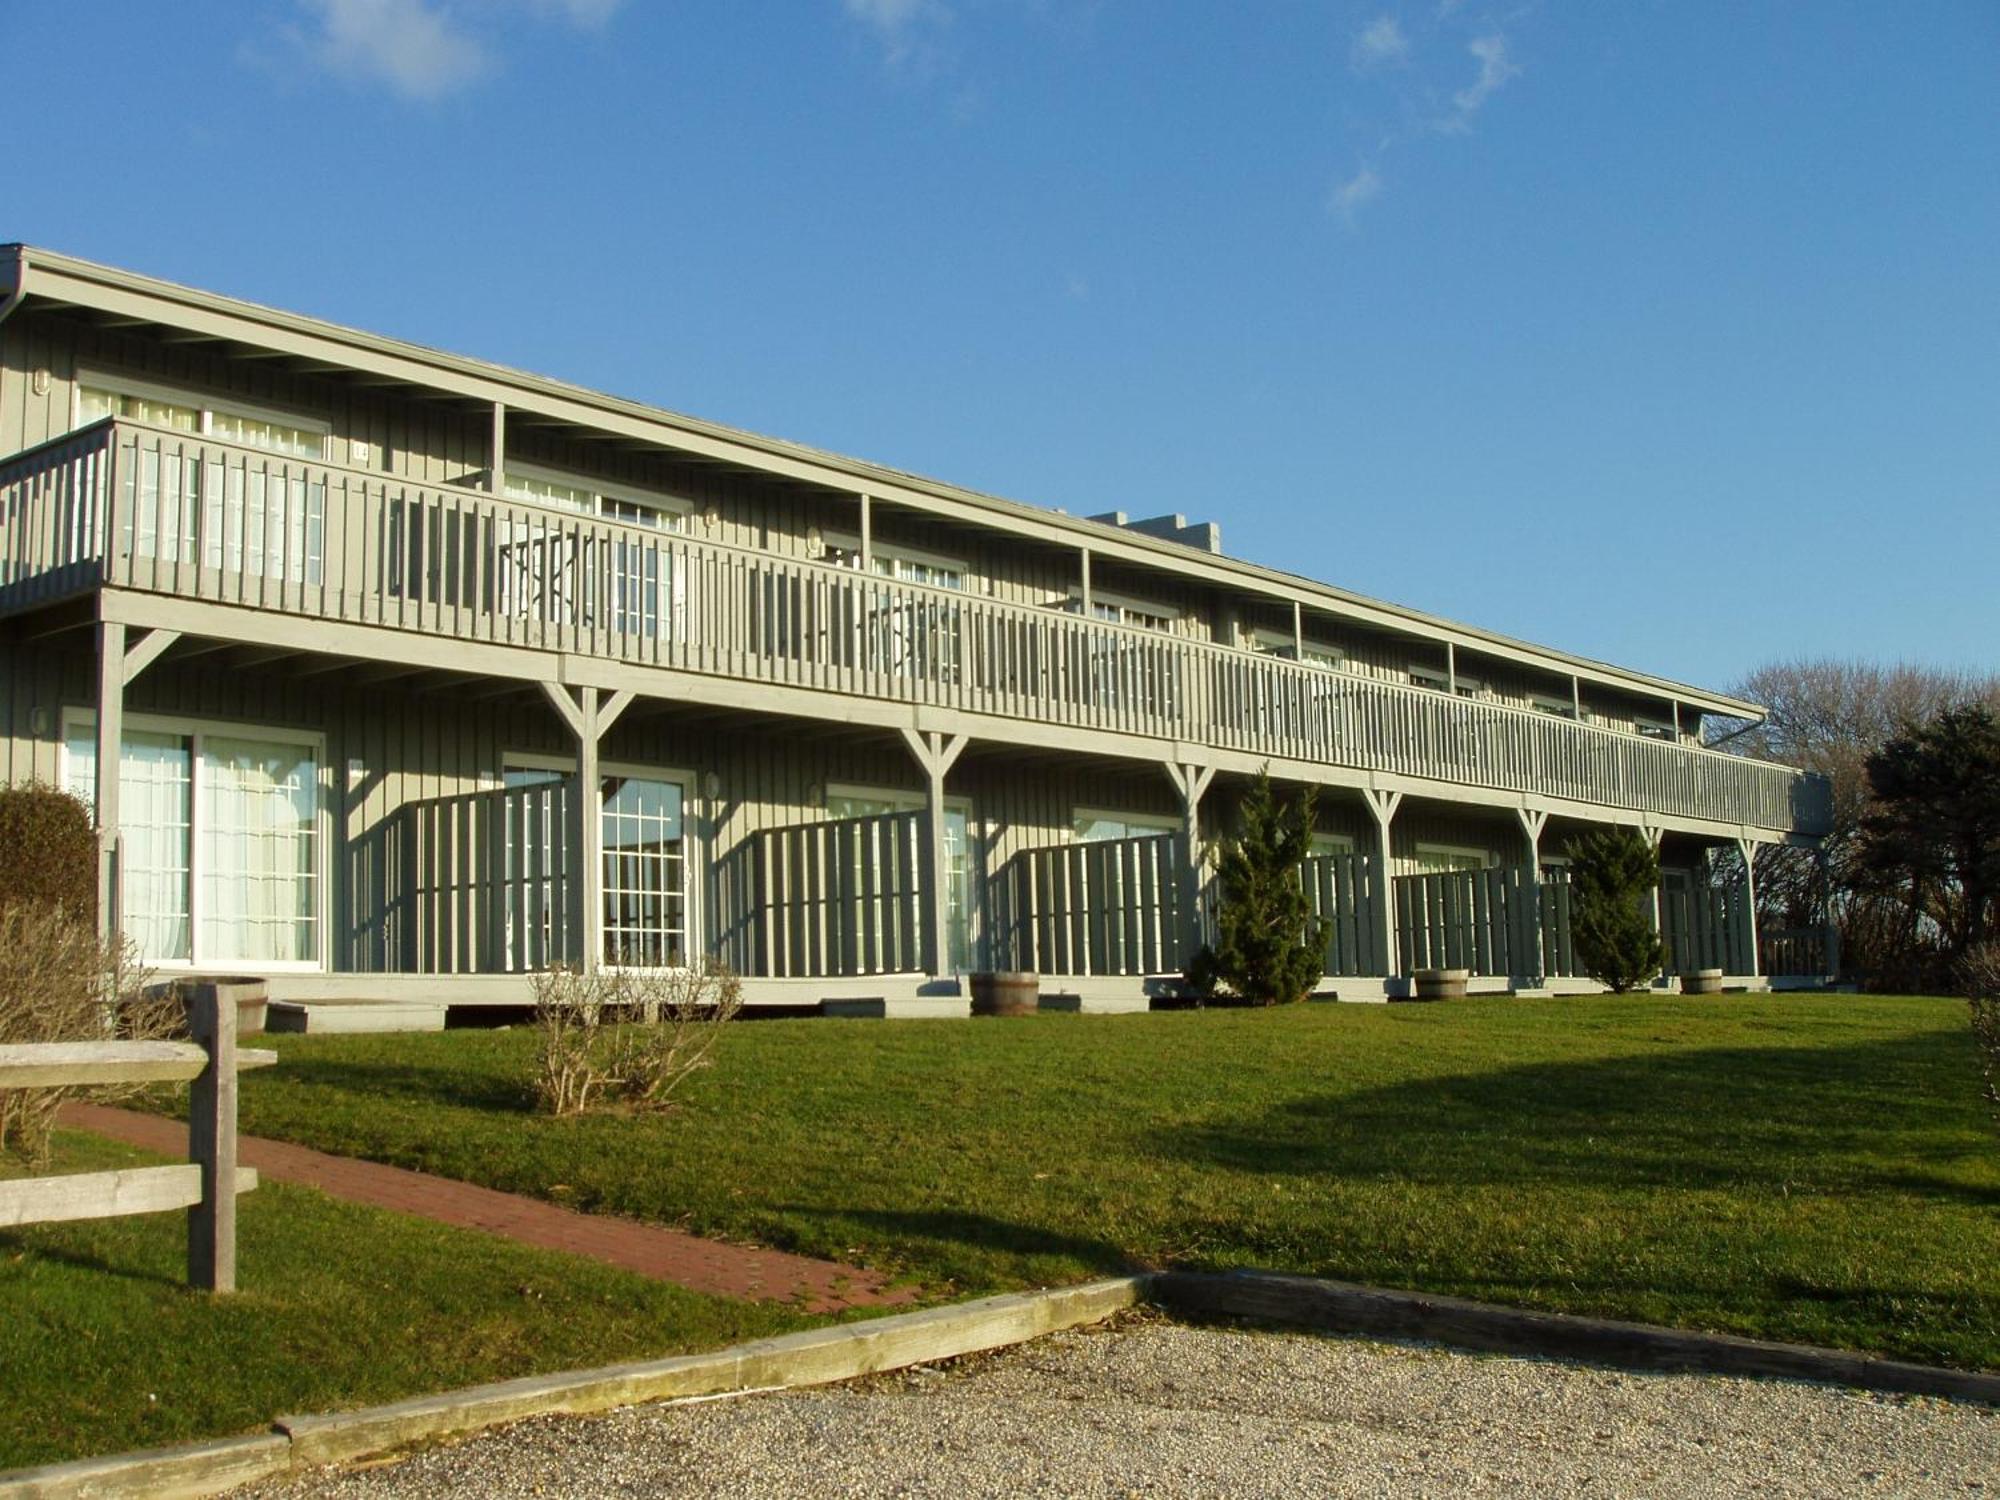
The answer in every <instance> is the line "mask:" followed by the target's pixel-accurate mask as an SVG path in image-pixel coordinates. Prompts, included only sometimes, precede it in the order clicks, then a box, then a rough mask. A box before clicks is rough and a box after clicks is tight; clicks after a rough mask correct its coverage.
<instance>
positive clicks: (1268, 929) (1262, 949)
mask: <svg viewBox="0 0 2000 1500" xmlns="http://www.w3.org/2000/svg"><path fill="white" fill-rule="evenodd" d="M1317 805H1318V794H1317V791H1316V789H1315V788H1313V787H1310V786H1309V787H1307V788H1306V789H1305V790H1304V791H1303V792H1301V793H1300V794H1299V797H1298V800H1297V801H1296V802H1295V803H1294V804H1293V806H1292V807H1291V808H1290V809H1289V810H1288V809H1286V808H1285V807H1284V806H1283V805H1282V804H1280V802H1279V801H1278V797H1277V793H1275V792H1274V791H1273V790H1272V789H1271V776H1270V773H1269V772H1268V771H1261V772H1259V773H1258V775H1257V779H1256V780H1255V781H1254V782H1252V783H1251V786H1250V791H1249V793H1248V795H1246V796H1245V797H1244V799H1243V804H1242V806H1241V807H1240V808H1238V809H1237V827H1236V831H1235V833H1233V834H1231V835H1228V836H1226V837H1224V838H1223V839H1222V840H1221V841H1220V842H1219V843H1218V845H1217V848H1216V856H1215V861H1216V883H1217V886H1218V891H1217V902H1216V912H1215V943H1214V945H1213V946H1212V947H1205V948H1203V949H1202V950H1201V951H1200V952H1199V953H1197V954H1196V955H1195V956H1194V960H1193V962H1191V963H1190V964H1189V965H1188V968H1187V974H1186V979H1187V983H1188V987H1189V988H1190V989H1192V990H1193V991H1194V992H1195V993H1196V994H1198V995H1204V996H1206V995H1212V994H1215V993H1216V992H1218V991H1221V992H1224V993H1227V994H1230V995H1233V996H1235V997H1237V998H1238V999H1241V1000H1243V1001H1244V1002H1246V1003H1248V1004H1251V1005H1280V1004H1288V1003H1291V1002H1293V1001H1298V1000H1303V999H1305V997H1306V996H1307V995H1310V994H1311V993H1312V990H1313V986H1314V985H1316V984H1318V983H1319V981H1320V978H1321V976H1322V975H1324V974H1325V972H1326V923H1325V922H1324V921H1322V920H1320V919H1319V918H1316V917H1315V916H1313V914H1312V906H1311V904H1310V903H1309V902H1308V901H1307V899H1306V893H1305V888H1304V886H1303V885H1302V884H1301V883H1300V880H1299V867H1300V866H1301V865H1303V864H1304V863H1305V859H1306V855H1307V853H1308V852H1309V850H1310V849H1311V846H1312V829H1313V815H1314V811H1315V809H1316V807H1317Z"/></svg>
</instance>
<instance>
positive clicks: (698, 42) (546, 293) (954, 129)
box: [0, 0, 2000, 686]
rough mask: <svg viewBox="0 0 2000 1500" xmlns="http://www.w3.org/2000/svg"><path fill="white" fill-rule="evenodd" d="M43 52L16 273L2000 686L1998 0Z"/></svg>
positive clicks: (1690, 652)
mask: <svg viewBox="0 0 2000 1500" xmlns="http://www.w3.org/2000/svg"><path fill="white" fill-rule="evenodd" d="M0 35H4V36H5V38H6V41H7V44H8V50H9V52H10V53H11V54H12V55H13V59H14V63H13V66H11V67H10V69H9V75H10V77H9V90H10V99H9V110H8V115H9V125H8V129H7V157H8V166H7V169H6V172H5V174H4V177H0V239H21V240H26V241H28V242H30V243H35V244H42V245H47V246H49V247H51V248H55V249H59V250H64V251H67V252H70V253H73V254H78V255H83V256H87V257H90V258H93V259H98V260H104V261H108V262H111V263H113V264H117V265H121V266H126V267H129V268H131V269H134V270H140V271H145V272H149V273H151V274H155V275H160V276H164V277H168V278H170V279H173V280H178V281H184V282H189V283H192V284H194V285H197V286H202V287H206V288H210V289H212V290H216V291H222V292H227V293H231V294H235V295H239V296H245V297H250V298H253V299H256V300H258V301H263V302H268V303H273V304H276V305H278V306H282V307H287V308H293V309H297V310H300V311H305V312H310V313H314V314H318V315H320V316H324V317H328V318H332V319H335V320H337V321H340V322H343V323H349V324H354V325H357V326H360V327H364V328H369V329H374V330H377V331H380V332H384V333H390V334H394V335H397V336H400V337H405V338H411V339H415V340H418V341H420V342H424V343H429V344H435V345H439V346H442V347H445V348H448V349H452V350H455V351H458V352H462V353H468V354H476V355H480V356H483V357H486V358H490V359H496V360H500V361H502V362H505V363H508V364H513V365H519V366H522V367H525V368H527V369H530V370H535V371H540V372H543V373H547V374H552V375H558V376H562V377H565V378H568V379H572V380H577V381H580V382H582V383H584V384H587V385H591V386H595V387H598V388H601V389H605V390H610V391H613V392H616V393H618V394H620V395H626V396H633V397H637V398H639V399H643V400H648V401H653V402H657V403H659V404H661V405H664V406H668V407H671V408H674V409H677V410H681V411H687V412H693V413H696V414H699V415H702V416H705V417H711V418H714V419H717V420H721V421H726V422H732V423H736V424H738V425H741V426H744V427H749V428H752V429H755V430H758V431H762V432H769V433H773V434H776V435H778V436H782V437H786V438H792V439H796V440H799V441H803V442H810V443H816V444H820V445H823V446H826V447H829V448H833V449H837V450H839V451H841V452H846V453H852V454H856V455H859V456H862V457H865V458H870V459H875V460H879V461H881V462H884V463H889V464H893V465H896V466H899V467H903V468H909V469H915V470H918V471H921V472H924V473H929V474H933V475H936V476H937V477H940V478H943V479H947V480H951V481H954V482H957V483H961V484H966V485H970V486H973V487H976V488H980V489H984V490H989V491H992V492H995V493H998V494H1003V495H1007V496H1010V497H1013V498H1017V499H1022V500H1029V501H1034V502H1037V503H1040V504H1044V505H1050V506H1061V507H1063V508H1065V509H1068V510H1071V511H1077V512H1092V511H1099V510H1107V509H1112V508H1120V509H1124V510H1128V511H1132V512H1135V513H1139V514H1155V513H1159V512H1164V511H1174V510H1178V511H1184V512H1186V513H1187V514H1188V515H1189V516H1190V517H1191V518H1197V519H1213V520H1217V521H1220V522H1221V523H1222V527H1223V537H1224V541H1225V543H1226V545H1227V547H1228V550H1229V551H1231V552H1232V553H1235V554H1237V555H1240V556H1244V557H1248V558H1251V559H1254V560H1256V561H1259V562H1264V563H1269V564H1273V565H1275V566H1279V567H1284V568H1287V569H1290V570H1293V571H1296V572H1301V573H1307V574H1311V575H1313V576H1316V577H1319V578H1323V579H1327V580H1330V581H1332V582H1336V583H1339V584H1342V585H1345V586H1348V587H1351V588H1356V589H1359V590H1362V591H1364V592H1367V593H1371V594H1375V595H1378V596H1380V597H1384V598H1389V599H1393V600H1397V601H1399V602H1403V603H1407V604H1413V605H1417V606H1420V607H1423V608H1427V609H1432V610H1436V611H1438V612H1440V613H1443V614H1446V615H1450V616H1454V617H1456V618H1460V619H1464V620H1467V621H1470V622H1473V623H1476V624H1479V625H1483V626H1486V627H1488V628H1492V629H1498V630H1504V631H1507V632H1509V633H1512V634H1516V635H1521V636H1525V637H1528V638H1530V639H1533V640H1539V641H1544V642H1547V643H1549V644H1552V645H1557V646H1561V647H1564V648H1567V649H1571V650H1575V651H1581V652H1585V653H1587V654H1590V655H1595V656H1600V657H1604V658H1608V659H1610V660H1613V661H1616V662H1619V663H1621V664H1624V665H1628V666H1633V667H1639V668H1642V669H1647V670H1652V671H1657V672H1661V673H1665V674H1668V675H1671V676H1675V677H1679V678H1684V679H1689V680H1693V681H1695V682H1699V683H1703V684H1706V685H1711V686H1726V685H1727V684H1729V683H1730V682H1732V681H1733V680H1734V679H1735V678H1736V677H1738V676H1739V675H1740V674H1741V673H1742V672H1744V671H1745V670H1747V669H1748V668H1750V667H1753V666H1755V665H1757V664H1759V663H1761V662H1764V661H1767V660H1771V659H1774V658H1780V657H1787V656H1792V655H1798V654H1814V655H1817V654H1832V655H1860V656H1872V657H1879V658H1884V659H1899V658H1900V659H1909V660H1917V661H1926V662H1935V663H1938V664H1943V665H1953V666H1968V667H1980V668H1985V669H1992V668H1994V667H1996V666H2000V6H1996V5H1994V4H1993V3H1991V0H1962V3H1953V0H1932V3H1925V4H1920V5H1882V4H1842V3H1836V0H1820V3H1812V4H1805V3H1796V4H1781V3H1768V4H1761V5H1743V4H1734V3H1731V4H1720V3H1718V4H1695V3H1686V4H1681V3H1658V4H1645V3H1634V4H1614V5H1595V4H1581V3H1571V4H1556V3H1541V4H1535V3H1529V4H1522V5H1508V4H1501V5H1497V6H1496V5H1484V4H1480V3H1478V0H1459V3H1450V0H1445V3H1440V0H1424V3H1421V4H1407V5H1403V4H1398V5H1389V4H1360V5H1351V4H1342V3H1332V0H1244V3H1238V4H1222V3H1214V4H1181V3H1173V0H1143V3H1142V0H1096V3H1091V0H789V3H784V4H780V3H776V0H739V3H734V4H723V3H710V4H692V3H689V4H674V3H669V0H622V3H620V0H267V3H263V4H259V5H255V6H251V5H225V4H219V3H200V4H197V3H190V4H186V5H178V4H177V5H160V4H150V3H140V0H126V3H110V0H106V3H103V4H93V5H81V4H76V3H73V0H62V3H42V0H0ZM27 59H40V60H42V62H43V64H44V65H42V66H27V67H24V66H23V65H22V63H23V61H24V60H27Z"/></svg>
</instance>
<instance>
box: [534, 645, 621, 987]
mask: <svg viewBox="0 0 2000 1500" xmlns="http://www.w3.org/2000/svg"><path fill="white" fill-rule="evenodd" d="M542 692H543V693H544V694H545V695H546V696H547V697H548V700H549V705H550V707H552V708H554V709H555V711H556V713H557V715H558V716H559V717H560V718H561V719H562V721H563V722H564V723H565V724H567V725H568V726H569V730H570V733H571V734H573V735H575V736H576V796H575V798H574V805H573V809H572V811H571V814H570V826H569V828H568V829H567V830H565V831H566V832H567V833H568V835H569V850H570V862H571V866H572V869H571V878H570V881H569V891H568V900H567V901H566V903H565V905H566V906H567V907H568V916H569V920H570V922H571V923H572V924H573V926H572V933H573V935H572V936H571V938H570V942H569V950H570V951H569V956H570V958H571V959H572V961H573V962H575V963H576V964H577V966H578V967H579V968H581V969H582V970H583V972H584V973H586V974H595V973H596V972H597V971H598V970H599V969H601V968H602V967H603V966H604V778H603V775H602V773H601V772H600V771H599V769H598V765H599V760H598V746H599V739H600V736H602V734H603V733H604V730H605V729H606V728H608V727H609V720H610V719H615V718H616V717H617V716H618V715H619V714H620V713H622V712H624V710H625V706H626V705H627V704H629V703H630V702H631V701H632V696H631V694H630V692H622V693H618V694H615V695H614V696H613V697H612V699H611V702H610V703H609V704H608V705H606V707H607V708H608V709H609V714H608V715H607V714H606V712H605V711H604V709H602V708H600V707H599V703H598V690H597V689H596V688H594V687H580V688H578V689H577V690H576V696H575V697H574V698H572V697H570V693H569V689H568V688H566V687H564V686H563V685H562V684H561V683H556V682H544V683H543V684H542Z"/></svg>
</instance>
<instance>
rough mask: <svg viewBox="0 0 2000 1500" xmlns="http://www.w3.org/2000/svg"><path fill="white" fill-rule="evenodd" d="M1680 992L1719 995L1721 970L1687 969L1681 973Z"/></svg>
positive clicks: (1720, 991) (1684, 993)
mask: <svg viewBox="0 0 2000 1500" xmlns="http://www.w3.org/2000/svg"><path fill="white" fill-rule="evenodd" d="M1681 993H1682V994H1683V995H1719V994H1721V993H1722V970H1720V969H1687V970H1684V971H1682V973H1681Z"/></svg>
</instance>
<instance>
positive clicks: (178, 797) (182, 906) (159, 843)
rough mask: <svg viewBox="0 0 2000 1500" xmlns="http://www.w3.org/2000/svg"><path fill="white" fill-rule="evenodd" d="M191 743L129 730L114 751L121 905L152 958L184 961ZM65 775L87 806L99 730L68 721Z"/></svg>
mask: <svg viewBox="0 0 2000 1500" xmlns="http://www.w3.org/2000/svg"><path fill="white" fill-rule="evenodd" d="M189 759H190V757H189V753H188V741H187V740H186V738H185V737H183V736H181V735H177V734H161V733H155V732H153V731H149V730H143V729H128V730H127V731H126V732H125V739H124V745H123V747H122V750H121V753H120V756H119V773H118V826H119V830H120V834H121V842H120V882H121V883H120V890H119V911H120V913H121V916H122V925H123V927H124V930H125V935H126V936H127V937H129V938H130V939H131V940H132V941H133V942H134V943H136V944H138V947H139V952H140V954H141V955H142V956H143V957H144V958H145V959H147V960H149V961H152V962H169V963H170V962H175V961H184V960H186V959H187V958H188V956H189V948H188V944H189V942H190V940H191V938H192V932H191V930H190V927H189V922H188V894H189V892H188V850H189V836H188V835H189V829H188V822H189V814H190V812H191V810H192V798H191V795H190V794H191V791H192V786H191V781H190V767H189ZM63 761H64V774H63V781H64V785H65V786H66V788H67V789H68V790H69V791H70V792H72V793H73V794H75V795H76V796H77V797H79V798H81V799H82V800H83V802H84V803H85V804H86V805H92V804H94V803H95V802H96V800H97V731H96V729H95V727H94V726H92V725H91V724H89V723H80V724H73V725H71V727H70V731H69V737H68V739H67V741H66V743H65V746H64V756H63Z"/></svg>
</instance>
